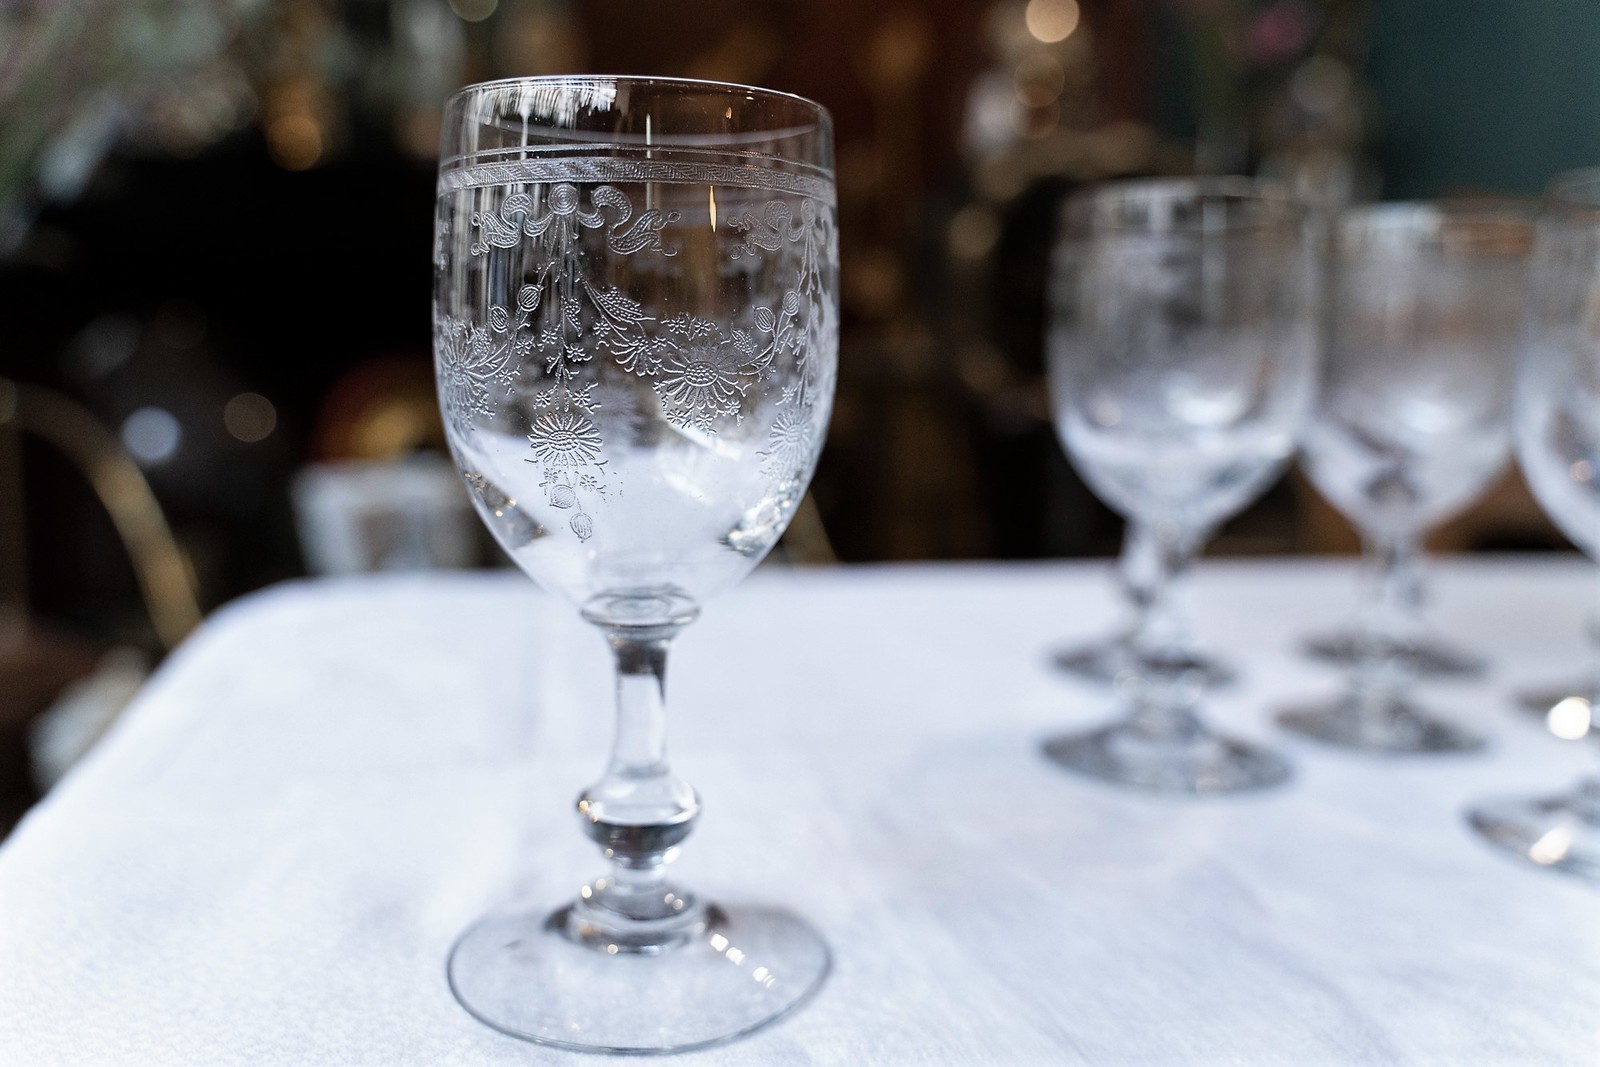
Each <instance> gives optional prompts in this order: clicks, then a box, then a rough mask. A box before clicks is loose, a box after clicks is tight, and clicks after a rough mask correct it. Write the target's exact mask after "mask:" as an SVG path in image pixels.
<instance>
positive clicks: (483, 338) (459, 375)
mask: <svg viewBox="0 0 1600 1067" xmlns="http://www.w3.org/2000/svg"><path fill="white" fill-rule="evenodd" d="M436 332H437V335H438V341H437V342H436V343H437V347H438V364H439V388H440V392H441V393H442V394H443V396H444V399H445V404H444V407H445V410H446V411H448V412H449V413H450V419H451V423H452V426H453V428H454V429H455V431H456V432H457V433H460V434H467V433H471V432H472V423H473V420H474V419H477V418H488V417H489V416H490V415H491V414H492V413H493V411H494V402H495V401H497V400H499V399H500V398H501V397H503V396H504V395H505V394H506V391H507V390H508V389H509V388H510V385H511V380H512V378H513V376H514V374H515V369H514V367H513V355H514V350H515V346H514V345H513V344H508V343H506V342H504V341H498V342H497V341H496V340H495V338H494V335H493V333H492V332H491V331H490V330H488V329H485V328H484V327H482V326H473V325H471V324H469V323H465V322H461V321H460V320H458V319H451V318H445V317H441V318H440V321H439V323H438V329H437V331H436Z"/></svg>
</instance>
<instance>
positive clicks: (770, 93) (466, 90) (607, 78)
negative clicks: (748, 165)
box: [444, 74, 833, 129]
mask: <svg viewBox="0 0 1600 1067" xmlns="http://www.w3.org/2000/svg"><path fill="white" fill-rule="evenodd" d="M602 82H608V83H618V82H629V83H631V84H634V85H661V86H666V87H668V88H671V87H674V86H675V87H678V88H683V89H699V90H720V91H722V92H736V93H749V94H753V95H755V96H765V97H769V98H771V99H775V100H788V101H790V102H792V103H796V104H801V105H803V106H805V107H808V108H810V109H812V110H813V111H815V112H816V113H817V114H818V116H820V117H821V118H822V120H823V121H824V122H825V123H826V124H827V125H828V127H829V128H830V129H831V128H832V126H833V114H832V112H830V111H829V110H828V109H827V108H826V107H824V106H823V105H821V104H819V103H817V102H816V101H815V100H813V99H811V98H810V97H808V96H801V95H800V94H799V93H790V92H785V91H784V90H782V89H767V88H764V87H763V86H760V85H745V84H743V83H742V82H723V81H713V80H710V79H707V78H674V77H667V76H664V75H655V74H529V75H526V76H523V77H520V78H491V79H490V80H489V81H483V82H473V83H472V84H470V85H463V86H462V87H461V88H459V89H457V90H456V91H455V92H453V93H451V94H450V95H449V96H447V97H445V101H444V106H445V109H446V110H448V109H449V108H450V106H451V105H453V104H454V103H455V102H456V101H457V100H459V99H461V98H462V97H465V96H467V95H469V94H471V93H475V92H480V91H482V90H485V89H498V88H502V87H505V86H511V85H562V84H566V85H595V84H599V83H602Z"/></svg>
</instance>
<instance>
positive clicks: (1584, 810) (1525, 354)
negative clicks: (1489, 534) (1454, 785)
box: [1467, 170, 1600, 883]
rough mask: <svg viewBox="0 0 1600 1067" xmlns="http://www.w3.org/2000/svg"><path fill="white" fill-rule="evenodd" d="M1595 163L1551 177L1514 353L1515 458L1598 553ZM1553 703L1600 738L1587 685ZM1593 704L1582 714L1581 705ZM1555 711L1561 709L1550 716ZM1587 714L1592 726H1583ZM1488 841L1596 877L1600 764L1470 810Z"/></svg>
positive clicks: (1549, 504)
mask: <svg viewBox="0 0 1600 1067" xmlns="http://www.w3.org/2000/svg"><path fill="white" fill-rule="evenodd" d="M1597 294H1600V170H1590V171H1578V172H1574V173H1572V174H1568V175H1564V176H1562V177H1560V178H1558V179H1557V180H1556V181H1555V182H1554V183H1552V185H1551V187H1550V190H1549V193H1548V194H1547V196H1546V197H1545V203H1544V207H1543V210H1542V211H1541V214H1540V218H1539V225H1538V230H1537V237H1536V239H1535V241H1534V249H1533V260H1532V264H1531V267H1530V269H1529V276H1528V286H1527V295H1526V299H1525V301H1524V304H1523V317H1522V335H1521V344H1520V346H1519V353H1518V363H1517V386H1516V407H1515V415H1514V419H1513V425H1514V431H1515V440H1516V450H1517V459H1518V461H1519V462H1520V463H1521V465H1522V471H1523V474H1524V475H1526V477H1527V480H1528V484H1529V486H1530V487H1531V488H1532V490H1533V494H1534V496H1535V497H1536V498H1537V499H1538V501H1539V503H1540V504H1541V505H1543V507H1544V509H1545V511H1546V513H1548V514H1549V516H1550V518H1551V519H1552V520H1553V521H1554V522H1555V524H1556V525H1557V526H1558V527H1560V529H1561V531H1562V533H1564V534H1566V535H1567V537H1568V538H1570V539H1571V540H1572V542H1573V543H1574V544H1576V545H1577V546H1578V547H1579V548H1581V549H1582V550H1583V551H1584V554H1586V555H1587V556H1588V557H1589V558H1590V559H1591V560H1595V561H1597V562H1600V295H1597ZM1577 699H1578V700H1579V701H1581V703H1576V704H1568V705H1565V708H1564V713H1558V712H1556V709H1557V707H1560V705H1552V708H1551V712H1552V718H1551V719H1550V720H1549V721H1550V726H1551V728H1552V729H1553V730H1555V731H1556V732H1558V733H1560V734H1561V735H1562V736H1565V737H1569V738H1572V739H1579V738H1582V739H1584V740H1585V741H1588V742H1591V743H1592V742H1594V741H1597V740H1600V730H1597V729H1595V725H1596V724H1595V720H1594V717H1593V709H1592V707H1591V706H1585V705H1587V698H1586V697H1582V696H1580V697H1578V698H1577ZM1585 711H1588V712H1589V713H1590V714H1589V717H1588V722H1587V723H1585V722H1584V718H1585V717H1584V715H1583V712H1585ZM1556 715H1562V719H1563V721H1559V722H1558V721H1557V719H1556V717H1555V716H1556ZM1586 726H1587V728H1585V727H1586ZM1467 819H1468V822H1469V823H1470V824H1471V825H1472V826H1473V828H1475V829H1476V830H1477V831H1478V832H1479V833H1480V834H1482V835H1483V836H1484V838H1486V839H1487V840H1488V841H1490V842H1492V843H1493V844H1495V845H1498V846H1499V847H1501V848H1504V849H1507V850H1509V851H1511V852H1513V853H1515V854H1517V855H1519V856H1522V857H1523V858H1525V859H1527V860H1529V861H1531V862H1533V863H1535V864H1538V865H1539V866H1541V867H1548V868H1551V869H1553V870H1561V871H1566V872H1568V873H1570V874H1574V875H1577V876H1579V877H1582V878H1584V879H1586V880H1588V881H1590V882H1596V883H1600V774H1594V775H1591V776H1590V777H1588V778H1586V779H1584V780H1582V781H1580V782H1579V783H1578V784H1577V785H1576V786H1575V787H1574V788H1572V789H1570V790H1569V791H1568V792H1566V793H1562V794H1558V795H1555V796H1548V797H1538V798H1516V799H1508V800H1499V801H1489V802H1485V803H1482V804H1479V805H1477V806H1475V807H1473V808H1472V809H1471V810H1470V811H1469V812H1468V813H1467Z"/></svg>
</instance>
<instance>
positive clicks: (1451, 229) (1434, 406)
mask: <svg viewBox="0 0 1600 1067" xmlns="http://www.w3.org/2000/svg"><path fill="white" fill-rule="evenodd" d="M1531 240H1532V223H1531V219H1530V218H1529V217H1528V216H1527V215H1526V214H1524V213H1522V212H1520V211H1518V210H1515V209H1513V208H1510V207H1507V206H1504V205H1477V204H1459V205H1446V204H1420V203H1418V204H1384V205H1378V206H1372V207H1365V208H1357V209H1353V210H1351V211H1348V212H1346V213H1345V214H1344V215H1343V216H1341V217H1340V219H1339V220H1338V223H1337V224H1336V226H1335V229H1334V234H1333V247H1332V276H1331V301H1332V306H1331V308H1330V316H1329V319H1330V338H1329V348H1328V353H1327V358H1326V361H1325V363H1324V367H1323V378H1322V388H1321V390H1320V393H1319V395H1318V401H1317V405H1316V409H1315V411H1314V413H1313V415H1312V417H1311V421H1310V424H1309V426H1308V427H1307V429H1306V434H1305V443H1304V456H1305V460H1304V463H1305V469H1306V473H1307V474H1308V475H1309V477H1310V478H1311V481H1312V483H1313V484H1314V485H1316V487H1317V488H1318V490H1320V491H1321V492H1322V494H1323V495H1324V496H1325V497H1327V498H1328V500H1329V501H1330V502H1331V503H1332V504H1333V505H1334V507H1336V508H1338V509H1339V511H1340V512H1342V513H1343V514H1344V515H1345V517H1347V518H1348V519H1350V520H1351V521H1352V522H1353V523H1355V525H1356V526H1357V527H1358V528H1359V529H1360V530H1361V533H1362V537H1363V540H1364V541H1365V544H1366V546H1367V551H1366V563H1367V570H1368V575H1367V581H1366V587H1367V588H1366V595H1365V604H1364V606H1363V611H1362V615H1361V622H1360V628H1359V630H1358V631H1357V634H1356V638H1355V644H1354V650H1355V655H1354V658H1353V660H1352V661H1351V663H1350V670H1349V685H1348V687H1347V689H1346V691H1345V692H1344V693H1343V694H1342V695H1340V696H1337V697H1335V698H1333V699H1331V700H1329V701H1326V702H1323V703H1318V704H1312V705H1309V706H1304V707H1297V708H1295V709H1293V710H1290V711H1286V712H1284V713H1283V714H1282V715H1281V716H1280V717H1279V721H1280V722H1281V723H1282V724H1283V725H1284V726H1285V727H1286V728H1288V729H1289V730H1292V731H1294V732H1295V733H1299V734H1303V735H1305V736H1308V737H1314V738H1316V739H1318V740H1322V741H1329V742H1334V743H1338V744H1342V745H1346V746H1350V747H1354V748H1362V749H1374V750H1381V751H1387V752H1442V751H1455V750H1461V749H1471V748H1477V747H1479V746H1481V745H1482V741H1481V739H1479V738H1478V737H1476V736H1474V735H1472V734H1470V733H1468V732H1466V731H1464V730H1462V729H1460V728H1458V727H1456V726H1454V725H1451V724H1449V723H1446V722H1443V721H1441V720H1439V719H1438V718H1436V717H1434V716H1432V715H1429V714H1428V713H1427V712H1425V711H1424V710H1423V709H1421V708H1420V707H1419V706H1418V705H1416V704H1415V703H1414V702H1413V701H1412V700H1411V699H1410V697H1409V695H1408V694H1409V690H1410V686H1411V682H1412V680H1413V678H1414V677H1415V674H1416V669H1415V667H1416V656H1415V653H1414V650H1415V649H1416V648H1418V647H1419V634H1420V623H1419V620H1418V606H1419V596H1418V590H1419V587H1420V583H1419V580H1418V577H1417V566H1418V559H1419V556H1420V555H1421V540H1422V536H1423V534H1424V533H1426V532H1427V531H1428V530H1429V529H1430V528H1432V527H1433V526H1434V525H1435V524H1437V523H1439V522H1440V521H1442V520H1443V519H1445V518H1446V517H1448V516H1449V515H1451V514H1452V513H1454V512H1455V511H1457V510H1459V509H1460V508H1462V507H1464V506H1465V505H1466V504H1468V503H1469V502H1470V501H1471V500H1472V499H1473V498H1474V497H1476V496H1477V495H1478V494H1479V493H1480V492H1482V490H1483V488H1484V486H1485V485H1487V484H1488V481H1489V479H1490V478H1492V477H1493V476H1494V475H1495V474H1496V473H1497V472H1498V471H1499V470H1500V468H1501V467H1502V466H1503V464H1504V463H1505V459H1506V456H1507V455H1508V453H1509V451H1510V415H1511V410H1510V409H1511V382H1512V376H1513V375H1512V368H1513V366H1514V363H1515V352H1516V329H1517V325H1516V324H1517V314H1518V309H1519V302H1520V299H1521V292H1522V282H1523V271H1524V269H1525V266H1526V260H1527V254H1528V248H1529V244H1530V242H1531Z"/></svg>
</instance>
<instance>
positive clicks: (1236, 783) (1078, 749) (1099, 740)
mask: <svg viewBox="0 0 1600 1067" xmlns="http://www.w3.org/2000/svg"><path fill="white" fill-rule="evenodd" d="M1044 754H1045V756H1046V757H1047V758H1049V759H1050V760H1053V761H1054V762H1056V763H1058V764H1060V765H1061V766H1063V767H1066V768H1067V769H1069V770H1072V771H1076V772H1077V773H1079V774H1085V775H1088V776H1090V777H1091V778H1098V779H1100V780H1102V781H1106V782H1116V783H1117V784H1119V785H1128V786H1135V787H1137V788H1141V789H1150V790H1154V791H1157V792H1162V793H1198V794H1209V793H1236V792H1241V791H1244V790H1250V789H1263V788H1266V787H1267V786H1273V785H1278V784H1279V783H1281V782H1285V781H1287V780H1288V778H1289V775H1290V767H1289V763H1288V761H1287V760H1285V759H1284V758H1283V757H1281V756H1279V755H1278V754H1277V753H1275V752H1272V751H1269V750H1267V749H1264V748H1258V747H1257V746H1255V745H1252V744H1248V743H1247V742H1244V741H1236V740H1234V739H1232V738H1228V737H1221V736H1218V735H1217V734H1213V733H1211V732H1210V731H1201V732H1199V733H1197V734H1195V735H1193V736H1189V737H1185V738H1181V739H1179V738H1172V737H1163V736H1151V735H1149V734H1147V733H1145V732H1143V731H1141V730H1140V729H1139V728H1138V727H1137V726H1136V725H1135V724H1134V723H1133V722H1131V721H1124V722H1119V723H1115V724H1113V725H1111V726H1105V727H1101V728H1100V729H1098V730H1093V731H1090V732H1089V733H1082V734H1066V735H1063V736H1061V737H1054V738H1051V739H1050V740H1048V741H1046V742H1045V743H1044Z"/></svg>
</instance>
